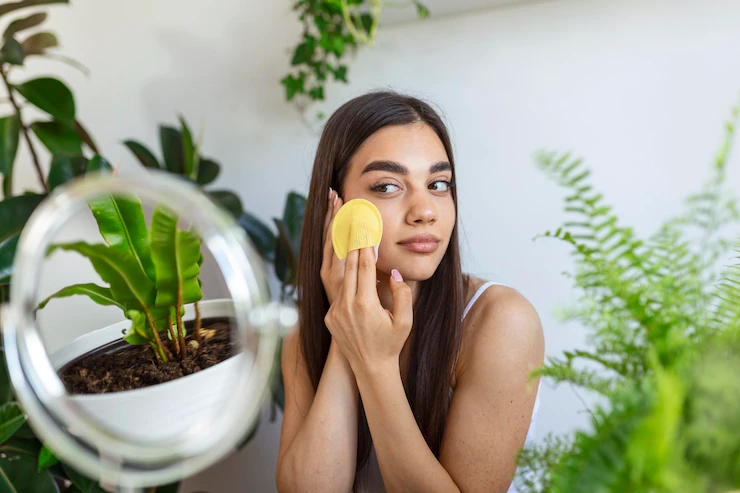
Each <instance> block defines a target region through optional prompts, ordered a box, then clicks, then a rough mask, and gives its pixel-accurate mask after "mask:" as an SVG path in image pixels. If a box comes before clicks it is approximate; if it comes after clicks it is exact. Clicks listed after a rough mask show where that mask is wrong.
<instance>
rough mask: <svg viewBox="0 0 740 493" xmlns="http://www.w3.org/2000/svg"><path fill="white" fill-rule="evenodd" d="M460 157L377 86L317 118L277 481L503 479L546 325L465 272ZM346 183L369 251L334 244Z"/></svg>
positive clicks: (324, 491)
mask: <svg viewBox="0 0 740 493" xmlns="http://www.w3.org/2000/svg"><path fill="white" fill-rule="evenodd" d="M454 171H455V167H454V159H453V155H452V145H451V143H450V139H449V136H448V133H447V130H446V128H445V126H444V124H443V123H442V121H441V119H440V118H439V116H438V115H437V114H436V113H435V112H434V110H433V109H432V108H431V107H430V106H429V105H428V104H426V103H424V102H422V101H420V100H418V99H415V98H412V97H407V96H403V95H400V94H397V93H394V92H388V91H383V92H372V93H369V94H366V95H363V96H360V97H358V98H355V99H353V100H351V101H349V102H348V103H346V104H345V105H343V106H342V107H341V108H339V109H338V110H337V111H336V112H335V113H334V114H333V115H332V117H331V118H330V119H329V120H328V121H327V123H326V126H325V128H324V131H323V133H322V136H321V140H320V142H319V146H318V150H317V152H316V159H315V161H314V168H313V175H312V178H311V185H310V191H309V195H308V203H307V206H306V211H305V219H304V226H303V236H302V238H301V251H300V259H299V265H298V293H299V304H298V307H299V313H300V317H299V328H298V330H297V331H295V332H293V333H291V334H290V335H288V336H287V337H285V339H284V342H283V350H282V371H283V379H284V384H285V415H284V418H283V425H282V435H281V439H280V452H279V456H278V466H277V486H278V490H279V491H280V492H281V493H284V492H301V493H306V492H314V491H315V492H321V493H328V492H348V491H355V492H373V493H374V492H378V491H389V492H424V493H433V492H465V493H467V492H474V491H475V492H478V491H480V492H493V491H500V492H505V491H507V489H508V488H509V485H510V483H511V481H512V477H513V475H514V473H515V469H516V456H517V453H518V451H519V450H520V449H521V448H522V446H523V445H524V443H525V438H527V437H528V432H529V436H530V437H531V431H532V428H533V427H530V424H531V419H532V416H533V409H534V407H535V402H536V392H535V389H536V388H537V385H538V381H537V380H534V381H533V382H529V380H528V375H529V373H530V372H531V370H533V369H534V368H536V367H539V366H540V365H541V364H542V361H543V357H544V354H543V353H544V342H543V335H542V328H541V325H540V321H539V318H538V316H537V313H536V311H535V310H534V308H533V307H532V305H531V304H530V303H529V302H528V301H527V300H526V299H525V298H524V297H523V296H522V295H520V294H519V293H518V292H516V291H515V290H513V289H511V288H509V287H506V286H504V285H498V284H495V283H490V282H488V283H486V282H484V281H483V280H481V279H476V278H472V277H470V276H467V275H464V274H463V273H462V270H461V266H460V250H459V244H458V236H457V230H458V228H457V227H456V225H457V193H456V189H455V174H454ZM330 187H331V188H330ZM481 190H485V189H484V188H481ZM355 198H363V199H366V200H369V201H371V202H372V203H373V204H375V206H377V208H378V210H379V211H380V213H381V216H382V218H383V234H382V241H381V243H380V246H379V250H378V256H377V263H376V255H375V251H374V248H372V247H368V248H363V249H360V250H354V251H352V252H350V253H349V254H348V255H347V257H346V258H345V259H342V260H340V259H339V258H338V257H337V256H336V254H335V253H334V250H333V248H332V242H331V224H332V220H333V218H334V216H335V214H336V213H337V210H338V209H339V208H340V207H341V206H342V204H343V203H344V202H346V201H349V200H352V199H355ZM420 235H424V236H420ZM512 491H513V489H512Z"/></svg>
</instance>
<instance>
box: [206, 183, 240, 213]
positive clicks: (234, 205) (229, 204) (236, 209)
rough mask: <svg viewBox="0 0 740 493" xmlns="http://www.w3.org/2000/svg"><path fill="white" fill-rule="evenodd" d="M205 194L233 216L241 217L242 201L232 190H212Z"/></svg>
mask: <svg viewBox="0 0 740 493" xmlns="http://www.w3.org/2000/svg"><path fill="white" fill-rule="evenodd" d="M207 195H208V196H209V197H211V199H213V200H214V201H215V202H216V203H217V204H219V205H220V206H221V207H223V208H224V209H226V210H227V211H229V212H230V213H231V215H232V216H234V218H239V217H241V215H242V213H243V212H244V208H243V207H242V201H241V200H240V199H239V196H238V195H236V194H235V193H234V192H230V191H228V190H212V191H210V192H208V193H207Z"/></svg>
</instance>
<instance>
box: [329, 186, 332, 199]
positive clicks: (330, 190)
mask: <svg viewBox="0 0 740 493" xmlns="http://www.w3.org/2000/svg"><path fill="white" fill-rule="evenodd" d="M331 192H332V189H331V187H329V200H331Z"/></svg>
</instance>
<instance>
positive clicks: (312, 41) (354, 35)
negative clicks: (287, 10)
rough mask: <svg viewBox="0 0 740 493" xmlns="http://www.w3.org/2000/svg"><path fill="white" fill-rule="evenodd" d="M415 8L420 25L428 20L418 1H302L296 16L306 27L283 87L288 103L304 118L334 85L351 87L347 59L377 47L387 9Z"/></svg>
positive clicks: (295, 7) (295, 5) (426, 10)
mask: <svg viewBox="0 0 740 493" xmlns="http://www.w3.org/2000/svg"><path fill="white" fill-rule="evenodd" d="M386 7H392V8H410V7H415V8H416V12H417V15H418V17H419V18H420V19H425V18H427V17H429V9H427V8H426V7H425V6H424V5H423V4H422V3H421V2H420V1H419V0H409V1H406V2H387V1H382V0H297V1H296V2H295V3H294V4H293V10H294V11H296V12H298V19H299V20H300V21H301V22H302V24H303V35H302V37H301V40H300V42H299V43H298V45H297V46H296V47H295V49H294V50H293V58H292V59H291V62H290V64H291V72H290V73H289V74H287V75H286V76H285V77H283V78H282V79H281V81H280V83H281V84H282V85H283V86H284V88H285V99H286V100H287V101H288V102H289V103H293V104H295V105H296V107H297V108H298V109H299V111H301V113H303V112H304V111H305V110H306V108H307V107H308V106H309V105H310V104H311V103H312V102H315V101H323V100H324V95H325V87H326V84H327V82H329V80H330V79H333V80H335V81H339V82H344V83H345V84H346V83H348V79H347V70H348V67H347V62H346V60H347V55H348V54H349V53H350V52H352V53H354V52H355V51H356V50H357V48H358V46H359V45H361V44H367V45H372V44H374V42H375V37H376V35H377V31H378V24H379V21H380V14H381V11H382V10H383V8H386Z"/></svg>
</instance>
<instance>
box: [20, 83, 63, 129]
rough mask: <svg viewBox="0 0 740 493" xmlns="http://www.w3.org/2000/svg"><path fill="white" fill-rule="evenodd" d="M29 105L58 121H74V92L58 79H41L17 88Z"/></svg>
mask: <svg viewBox="0 0 740 493" xmlns="http://www.w3.org/2000/svg"><path fill="white" fill-rule="evenodd" d="M15 89H16V90H17V91H18V92H19V93H20V94H21V95H22V96H23V97H24V98H26V100H28V102H29V103H31V104H32V105H34V106H36V107H37V108H39V109H40V110H42V111H45V112H47V113H49V114H50V115H51V116H53V117H54V118H56V119H57V120H65V121H70V122H71V121H73V120H74V118H75V101H74V97H73V96H72V91H70V90H69V88H68V87H67V86H66V85H64V83H63V82H62V81H60V80H58V79H52V78H51V77H41V78H39V79H33V80H29V81H28V82H25V83H23V84H20V85H17V86H15Z"/></svg>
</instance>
